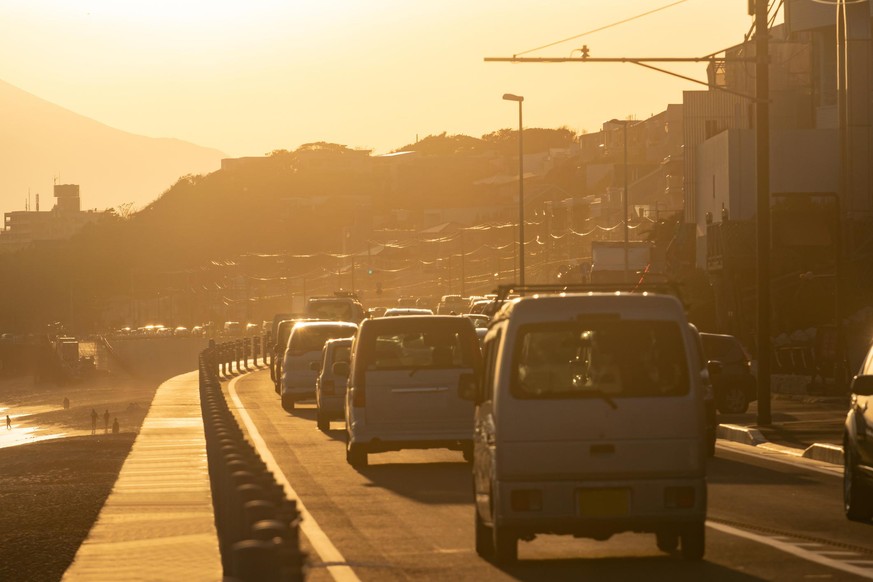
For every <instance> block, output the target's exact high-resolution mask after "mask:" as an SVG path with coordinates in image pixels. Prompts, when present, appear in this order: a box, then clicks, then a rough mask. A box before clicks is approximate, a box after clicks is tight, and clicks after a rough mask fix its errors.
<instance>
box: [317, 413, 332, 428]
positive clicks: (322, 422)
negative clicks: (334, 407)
mask: <svg viewBox="0 0 873 582" xmlns="http://www.w3.org/2000/svg"><path fill="white" fill-rule="evenodd" d="M316 414H317V416H316V417H315V425H316V426H317V427H318V430H320V431H321V432H327V431H329V430H330V421H329V420H328V419H327V418H325V416H324V415H323V414H322V413H321V410H319V411H318V412H317V413H316Z"/></svg>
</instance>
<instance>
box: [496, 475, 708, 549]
mask: <svg viewBox="0 0 873 582" xmlns="http://www.w3.org/2000/svg"><path fill="white" fill-rule="evenodd" d="M690 491H693V501H692V502H690V503H688V502H686V503H683V504H682V505H683V506H682V507H679V506H677V505H678V504H677V503H676V499H675V495H674V497H671V494H675V493H676V492H681V495H687V494H688V492H690ZM514 492H515V493H514ZM531 492H538V493H531ZM531 496H533V497H538V499H539V500H538V501H537V503H536V504H535V505H537V506H538V508H537V507H533V508H531V507H524V505H525V500H526V499H528V498H529V497H531ZM583 496H585V497H586V499H594V500H602V501H601V502H598V501H595V502H594V503H593V504H591V505H589V507H590V508H591V511H592V512H593V513H591V514H586V513H585V511H586V510H585V509H584V508H583V506H584V505H585V504H584V503H583V501H582V499H583ZM496 497H497V498H496V499H495V500H494V501H495V508H496V509H497V511H496V515H495V516H494V521H495V522H496V524H497V525H498V526H500V527H505V528H510V529H512V530H514V531H515V533H516V534H517V535H518V536H519V537H522V538H524V537H527V536H532V535H535V534H560V535H574V536H577V537H592V538H595V539H605V538H607V537H609V536H611V535H613V534H617V533H620V532H626V531H632V532H657V531H665V530H671V529H677V528H681V527H682V526H683V525H687V524H691V523H699V522H701V521H703V520H705V519H706V505H707V499H706V497H707V491H706V481H705V479H704V478H702V477H701V478H682V479H646V480H642V479H635V480H632V481H557V482H556V481H549V482H536V481H531V482H522V481H512V482H503V483H499V484H498V485H497V490H496ZM685 499H686V500H687V497H686V498H685ZM625 503H626V505H624V504H625ZM610 504H611V505H612V507H610V506H609V505H610ZM686 505H687V506H686ZM486 519H487V518H486Z"/></svg>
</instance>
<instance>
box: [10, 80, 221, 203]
mask: <svg viewBox="0 0 873 582" xmlns="http://www.w3.org/2000/svg"><path fill="white" fill-rule="evenodd" d="M0 109H2V111H3V115H2V116H0V159H3V167H4V171H3V172H2V173H0V212H10V211H13V210H24V209H25V200H27V197H28V191H30V193H31V196H32V200H35V195H36V194H37V193H39V194H40V209H41V210H48V209H50V208H51V207H52V205H53V204H54V199H53V198H52V181H53V179H58V182H59V183H69V184H79V186H80V187H81V193H82V208H83V209H87V208H96V209H99V210H103V209H106V208H115V207H118V206H119V205H121V204H125V203H133V205H134V207H136V208H142V207H143V206H145V205H147V204H148V203H149V202H151V201H153V200H154V199H156V198H157V197H158V196H160V194H161V193H162V192H164V191H165V190H166V189H167V188H169V187H170V186H172V185H173V184H174V183H175V182H176V180H177V179H178V178H179V177H180V176H184V175H187V174H203V173H208V172H212V171H214V170H217V169H218V168H219V166H220V164H221V158H222V157H225V156H224V155H223V154H222V153H221V152H220V151H218V150H214V149H210V148H204V147H200V146H197V145H194V144H191V143H187V142H183V141H180V140H177V139H169V138H151V137H144V136H140V135H134V134H131V133H127V132H124V131H120V130H118V129H114V128H112V127H109V126H107V125H104V124H102V123H99V122H97V121H94V120H92V119H89V118H87V117H84V116H82V115H78V114H76V113H73V112H72V111H68V110H66V109H64V108H62V107H59V106H57V105H54V104H52V103H49V102H48V101H45V100H43V99H40V98H39V97H36V96H34V95H31V94H30V93H27V92H25V91H22V90H21V89H18V88H16V87H14V86H12V85H10V84H8V83H5V82H3V81H0ZM31 204H32V206H31V209H32V210H35V202H31Z"/></svg>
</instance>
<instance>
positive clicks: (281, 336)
mask: <svg viewBox="0 0 873 582" xmlns="http://www.w3.org/2000/svg"><path fill="white" fill-rule="evenodd" d="M506 291H507V293H505V294H504V296H503V297H505V296H506V295H508V291H509V290H506ZM503 297H501V298H500V299H499V300H498V302H499V303H500V304H501V305H502V306H501V307H500V308H499V310H497V312H496V313H495V314H494V315H493V317H491V318H490V319H489V322H488V325H487V326H481V323H482V322H479V323H480V327H479V328H478V329H479V330H483V331H482V332H480V331H478V330H477V327H476V324H475V323H474V320H473V319H471V318H468V317H461V316H457V315H430V314H414V315H398V316H395V317H378V318H370V319H365V320H363V321H361V322H360V323H359V324H356V323H351V322H349V323H341V322H335V321H334V322H326V321H323V320H313V319H307V318H305V317H303V318H296V319H289V320H282V321H280V322H279V324H278V325H277V331H278V333H277V335H276V337H277V338H278V342H284V345H285V347H286V349H285V353H284V354H283V356H284V357H283V358H282V360H281V362H282V363H279V358H275V359H274V362H275V369H274V370H273V372H272V373H273V377H274V381H276V382H277V386H278V388H277V391H279V392H280V393H281V394H282V395H283V398H282V404H283V406H284V407H285V408H286V410H293V409H294V406H293V402H297V401H299V399H303V398H312V397H314V398H315V400H316V404H317V408H318V412H317V424H318V428H319V429H321V430H327V429H328V428H329V427H330V421H331V420H339V419H343V420H345V428H344V430H345V437H346V438H345V440H346V447H345V454H346V460H347V462H348V463H349V464H351V465H352V466H353V467H355V468H357V469H359V470H365V467H367V466H368V464H369V457H370V455H372V454H378V453H381V452H384V451H392V450H401V449H408V448H448V449H450V450H458V451H460V452H461V453H462V454H463V457H464V459H465V460H467V461H469V462H470V463H471V465H472V473H473V487H474V491H475V501H476V503H475V540H476V551H477V552H478V553H479V554H480V555H481V556H483V557H486V558H489V559H493V560H495V561H496V562H498V563H507V562H512V561H514V560H515V559H516V558H517V551H518V550H517V548H518V543H519V541H522V540H531V539H533V538H534V537H535V536H536V535H539V534H546V533H551V534H568V535H574V536H577V537H591V538H594V539H607V538H609V537H610V536H612V535H614V534H616V533H619V532H622V531H637V532H651V533H654V534H655V538H656V542H657V547H658V548H660V549H661V550H663V551H665V552H670V553H672V552H676V551H678V552H679V553H680V554H681V556H682V557H683V558H685V559H689V560H697V559H700V558H701V557H702V556H703V553H704V545H705V538H704V529H705V528H704V521H705V517H706V482H705V459H706V457H707V456H708V455H711V454H713V452H714V443H715V403H716V399H715V397H714V396H713V391H712V385H711V383H710V375H713V376H715V375H717V374H718V373H719V372H720V371H721V369H722V368H723V366H721V365H719V364H718V363H716V362H711V361H709V360H708V359H707V356H706V355H705V350H704V342H703V339H702V336H703V334H699V333H697V331H696V329H695V328H694V327H693V326H692V325H690V324H689V323H688V321H687V319H686V318H685V313H684V309H683V307H682V305H681V304H680V303H679V301H678V300H677V299H676V298H674V297H671V296H667V295H658V294H640V293H617V294H616V293H608V294H607V293H564V294H554V293H537V294H534V295H525V296H521V297H517V298H515V299H511V300H507V301H503V300H502V299H503ZM493 301H494V300H492V302H493ZM304 315H306V314H304ZM283 326H284V327H283ZM284 329H287V335H286V334H285V333H283V330H284ZM295 338H300V339H299V346H298V340H297V339H295ZM319 342H320V345H319ZM300 346H305V348H306V349H302V348H300ZM294 358H297V360H295V359H294ZM304 359H305V360H306V362H308V364H304V363H303V360H304ZM286 395H287V396H286Z"/></svg>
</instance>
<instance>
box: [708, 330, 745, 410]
mask: <svg viewBox="0 0 873 582" xmlns="http://www.w3.org/2000/svg"><path fill="white" fill-rule="evenodd" d="M700 339H701V341H702V342H703V354H704V356H705V357H706V359H707V360H714V361H716V362H719V363H720V364H721V372H719V373H718V374H713V376H712V378H711V380H712V388H713V390H714V391H715V403H716V406H717V407H718V411H719V412H721V413H722V414H740V413H743V412H745V411H746V410H748V408H749V402H753V401H755V400H757V398H758V383H757V381H756V380H755V376H754V375H753V374H752V363H751V357H750V356H749V354H748V352H747V351H746V349H745V348H744V347H743V344H741V343H740V341H739V340H738V339H737V338H735V337H734V336H732V335H727V334H717V333H702V332H701V334H700Z"/></svg>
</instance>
